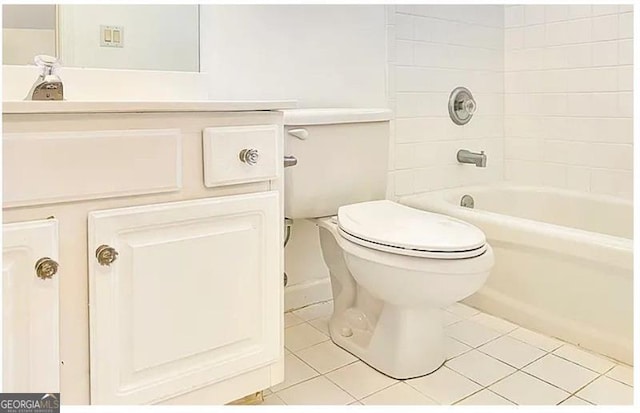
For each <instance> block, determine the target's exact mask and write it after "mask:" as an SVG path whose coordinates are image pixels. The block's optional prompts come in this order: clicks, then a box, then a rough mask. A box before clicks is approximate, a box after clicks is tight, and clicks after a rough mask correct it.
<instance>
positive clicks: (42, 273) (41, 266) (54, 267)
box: [36, 257, 58, 280]
mask: <svg viewBox="0 0 640 413" xmlns="http://www.w3.org/2000/svg"><path fill="white" fill-rule="evenodd" d="M57 272H58V263H57V262H56V261H55V260H52V259H51V258H49V257H43V258H40V259H39V260H38V261H37V262H36V275H37V276H38V278H40V279H42V280H48V279H50V278H52V277H53V276H54V275H55V274H56V273H57Z"/></svg>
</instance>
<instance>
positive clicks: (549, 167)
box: [504, 5, 633, 198]
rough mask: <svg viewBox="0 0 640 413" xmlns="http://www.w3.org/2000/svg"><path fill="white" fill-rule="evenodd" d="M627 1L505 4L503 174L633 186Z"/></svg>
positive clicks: (526, 180)
mask: <svg viewBox="0 0 640 413" xmlns="http://www.w3.org/2000/svg"><path fill="white" fill-rule="evenodd" d="M632 35H633V12H632V6H630V5H626V6H617V5H594V6H589V5H570V6H567V5H525V6H521V5H519V6H516V5H514V6H506V7H505V59H504V66H505V78H504V79H505V81H504V82H505V83H504V85H505V90H504V91H505V108H504V109H505V178H506V179H507V180H512V181H515V182H518V183H523V184H542V185H551V186H554V187H562V188H565V187H566V188H570V189H575V190H580V191H587V192H595V193H606V194H615V195H621V196H625V197H629V198H630V197H631V195H632V177H633V172H632V167H633V148H632V140H633V132H632V127H633V123H632V114H633V97H632V85H633V82H632V80H633V77H632V64H633V41H632Z"/></svg>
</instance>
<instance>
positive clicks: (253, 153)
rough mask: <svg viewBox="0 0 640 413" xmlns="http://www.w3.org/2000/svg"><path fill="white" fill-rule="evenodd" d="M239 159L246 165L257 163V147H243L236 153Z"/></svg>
mask: <svg viewBox="0 0 640 413" xmlns="http://www.w3.org/2000/svg"><path fill="white" fill-rule="evenodd" d="M238 156H239V158H240V160H241V161H242V162H244V163H246V164H247V165H255V164H256V163H258V156H259V155H258V150H257V149H243V150H241V151H240V154H239V155H238Z"/></svg>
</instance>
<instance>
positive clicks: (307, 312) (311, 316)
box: [293, 301, 333, 321]
mask: <svg viewBox="0 0 640 413" xmlns="http://www.w3.org/2000/svg"><path fill="white" fill-rule="evenodd" d="M331 313H333V301H325V302H322V303H318V304H312V305H310V306H308V307H304V308H301V309H299V310H295V311H294V312H293V314H295V315H296V316H298V317H300V318H301V319H303V320H305V321H310V320H315V319H316V318H319V317H328V316H330V315H331Z"/></svg>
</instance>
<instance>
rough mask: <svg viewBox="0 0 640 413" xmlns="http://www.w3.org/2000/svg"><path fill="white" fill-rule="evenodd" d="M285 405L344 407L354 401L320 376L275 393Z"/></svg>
mask: <svg viewBox="0 0 640 413" xmlns="http://www.w3.org/2000/svg"><path fill="white" fill-rule="evenodd" d="M276 394H277V395H278V396H279V397H280V398H281V399H282V400H283V401H284V402H285V403H286V404H293V405H320V404H324V405H346V404H349V403H352V402H354V401H355V399H354V398H353V397H351V396H350V395H349V394H348V393H347V392H345V391H344V390H342V389H341V388H339V387H338V386H336V385H335V384H334V383H332V382H331V381H329V380H328V379H327V378H326V377H324V376H320V377H316V378H314V379H311V380H308V381H305V382H303V383H300V384H296V385H295V386H291V387H289V388H288V389H285V390H282V391H279V392H278V393H276Z"/></svg>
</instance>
